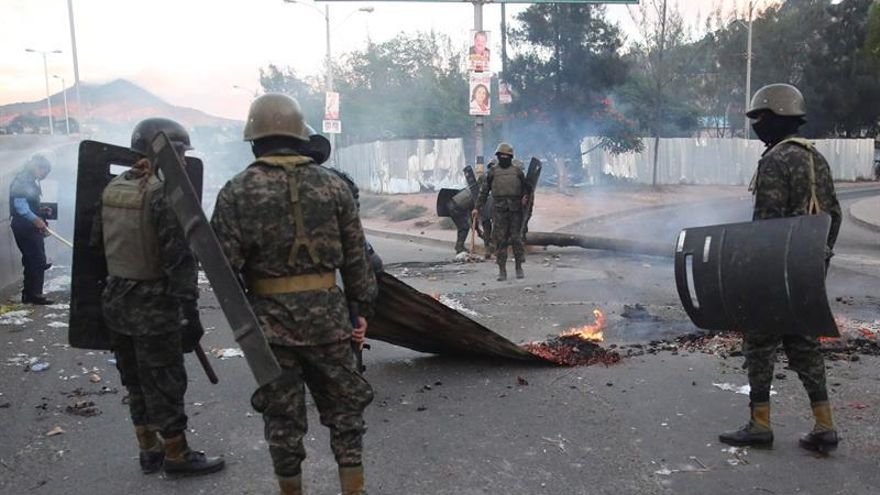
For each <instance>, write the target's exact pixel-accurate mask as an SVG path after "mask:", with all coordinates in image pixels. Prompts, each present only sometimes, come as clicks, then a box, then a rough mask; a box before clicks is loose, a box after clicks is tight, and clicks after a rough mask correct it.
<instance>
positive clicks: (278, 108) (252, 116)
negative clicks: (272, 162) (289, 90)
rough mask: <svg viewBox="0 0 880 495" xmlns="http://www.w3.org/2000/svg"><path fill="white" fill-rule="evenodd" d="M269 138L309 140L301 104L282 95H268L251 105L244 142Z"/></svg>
mask: <svg viewBox="0 0 880 495" xmlns="http://www.w3.org/2000/svg"><path fill="white" fill-rule="evenodd" d="M269 136H287V137H292V138H296V139H299V140H300V141H308V140H309V127H308V125H306V121H305V118H304V117H303V113H302V109H301V108H300V106H299V102H297V101H296V100H295V99H293V98H291V97H289V96H287V95H283V94H280V93H267V94H264V95H262V96H260V97H259V98H257V99H256V100H254V101H253V103H251V109H250V111H248V118H247V123H246V124H245V126H244V140H245V141H254V140H257V139H260V138H264V137H269Z"/></svg>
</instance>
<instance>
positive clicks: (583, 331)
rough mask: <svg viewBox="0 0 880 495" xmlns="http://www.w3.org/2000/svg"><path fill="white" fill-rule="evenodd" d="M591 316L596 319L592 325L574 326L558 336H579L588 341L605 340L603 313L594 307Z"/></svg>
mask: <svg viewBox="0 0 880 495" xmlns="http://www.w3.org/2000/svg"><path fill="white" fill-rule="evenodd" d="M593 318H595V319H596V321H595V323H593V324H592V325H584V326H582V327H575V328H572V329H569V330H566V331H564V332H562V333H561V334H560V335H559V336H560V337H579V338H581V339H583V340H587V341H590V342H603V341H604V340H605V315H604V314H603V313H602V312H601V311H599V310H598V309H594V310H593Z"/></svg>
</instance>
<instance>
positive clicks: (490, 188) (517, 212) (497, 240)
mask: <svg viewBox="0 0 880 495" xmlns="http://www.w3.org/2000/svg"><path fill="white" fill-rule="evenodd" d="M500 176H503V177H504V178H505V181H506V182H511V183H514V184H515V183H518V189H519V191H518V192H517V190H516V189H517V186H516V185H514V187H512V188H511V189H510V190H508V189H507V188H505V190H504V191H503V192H502V191H498V190H496V189H497V188H495V187H494V183H495V180H496V177H500ZM485 177H486V179H485V182H483V184H482V185H481V187H480V196H479V198H478V199H477V205H476V209H477V210H480V209H481V208H482V207H483V206H484V205H485V204H486V201H487V200H488V199H489V194H490V193H491V194H492V200H493V202H494V205H493V207H492V244H494V246H495V256H496V259H497V262H498V264H499V265H503V264H504V263H506V262H507V247H508V246H509V245H512V246H513V256H514V259H516V260H517V261H518V262H522V261H523V260H525V254H526V252H525V246H524V245H523V240H522V221H523V204H522V199H523V197H524V196H526V195H527V194H528V190H527V189H528V186H527V184H526V178H525V174H524V173H523V171H522V169H521V168H520V167H517V166H516V165H511V166H510V167H507V168H503V167H501V166H494V167H492V168H490V169H489V171H488V172H487V173H486V174H485Z"/></svg>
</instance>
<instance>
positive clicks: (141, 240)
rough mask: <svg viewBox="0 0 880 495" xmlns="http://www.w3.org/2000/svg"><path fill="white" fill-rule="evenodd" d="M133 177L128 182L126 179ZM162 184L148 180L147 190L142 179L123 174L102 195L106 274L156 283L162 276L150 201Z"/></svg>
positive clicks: (154, 178) (157, 239)
mask: <svg viewBox="0 0 880 495" xmlns="http://www.w3.org/2000/svg"><path fill="white" fill-rule="evenodd" d="M129 175H132V177H131V178H128V176H129ZM161 187H162V183H161V182H160V181H159V179H157V178H156V177H150V180H149V181H148V182H147V185H146V187H143V188H142V187H141V178H140V177H135V176H134V175H133V174H129V173H124V174H120V175H119V176H118V177H116V178H115V179H113V180H112V181H111V182H110V184H109V185H107V187H106V188H105V189H104V193H103V194H102V195H101V202H102V205H101V217H102V220H103V228H104V254H105V256H106V258H107V272H108V273H109V274H110V275H112V276H114V277H120V278H127V279H130V280H156V279H160V278H162V277H164V276H165V274H164V273H163V272H162V265H161V260H160V259H159V238H158V235H157V233H156V225H155V222H154V218H153V213H152V211H151V210H150V198H152V196H153V195H154V194H157V193H158V192H159V189H161Z"/></svg>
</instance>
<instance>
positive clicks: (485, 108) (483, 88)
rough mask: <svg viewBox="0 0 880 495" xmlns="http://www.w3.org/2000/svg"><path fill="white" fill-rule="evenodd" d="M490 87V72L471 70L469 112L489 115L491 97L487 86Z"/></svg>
mask: <svg viewBox="0 0 880 495" xmlns="http://www.w3.org/2000/svg"><path fill="white" fill-rule="evenodd" d="M491 87H492V74H490V73H488V72H471V75H470V90H471V94H470V114H471V115H489V114H490V113H491V110H492V103H491V102H492V99H491V96H492V94H491V92H490V90H489V88H491Z"/></svg>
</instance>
